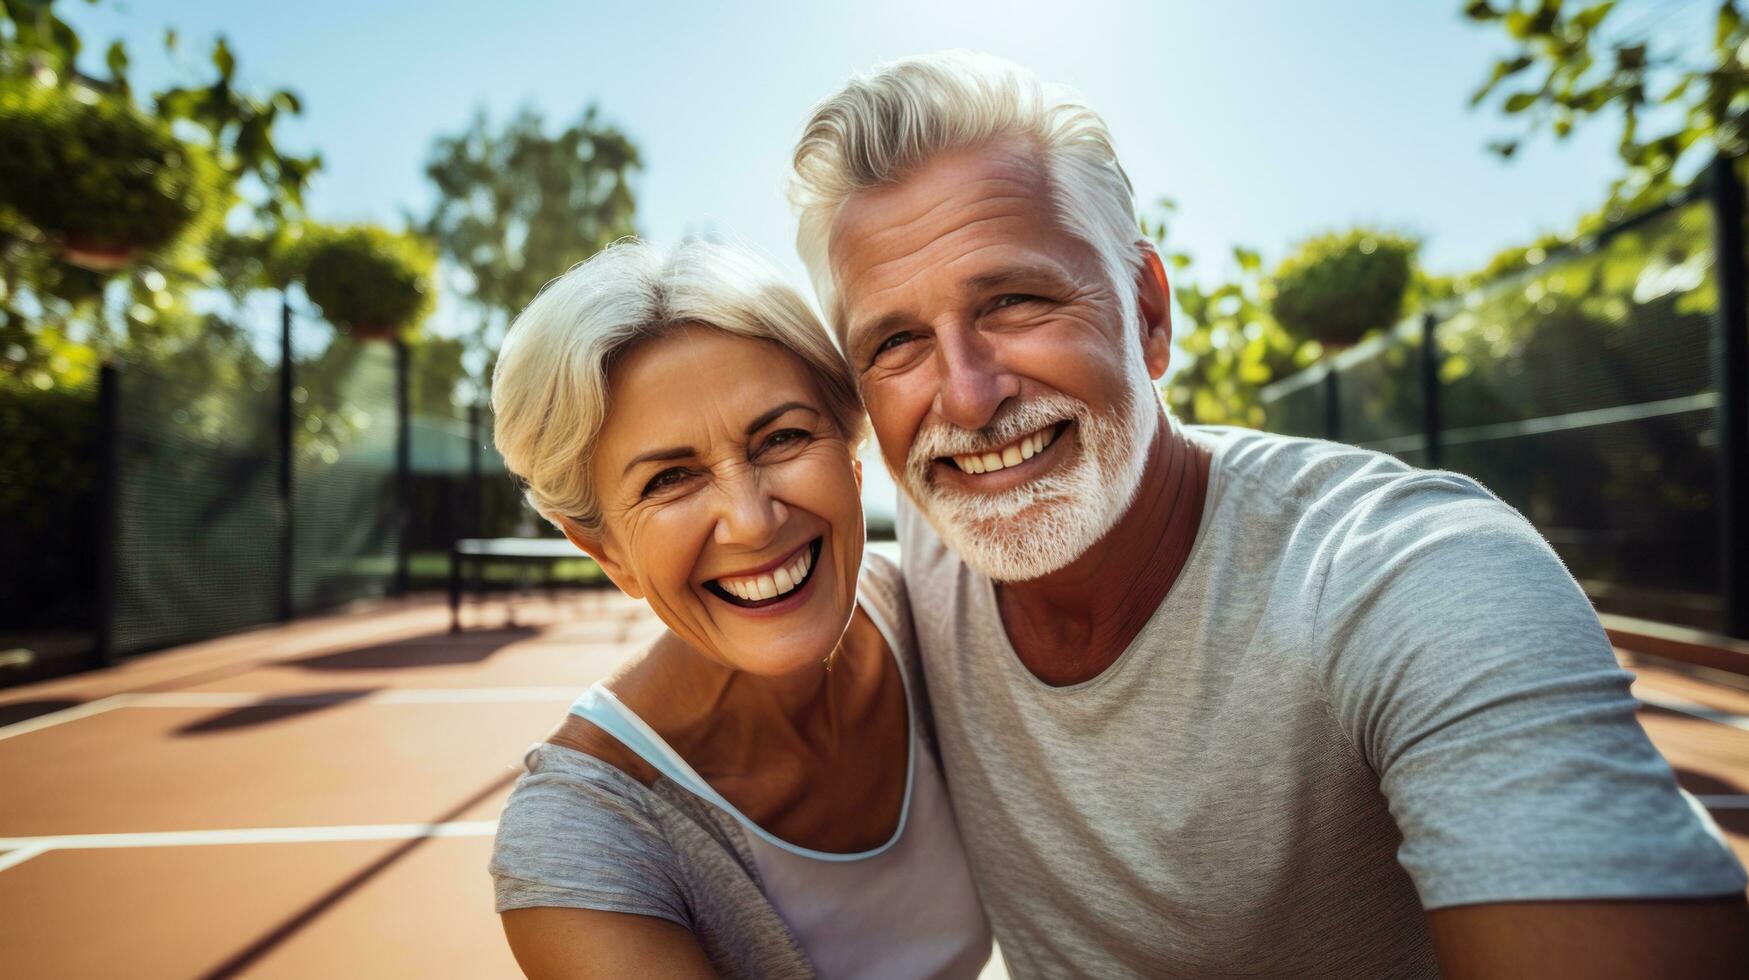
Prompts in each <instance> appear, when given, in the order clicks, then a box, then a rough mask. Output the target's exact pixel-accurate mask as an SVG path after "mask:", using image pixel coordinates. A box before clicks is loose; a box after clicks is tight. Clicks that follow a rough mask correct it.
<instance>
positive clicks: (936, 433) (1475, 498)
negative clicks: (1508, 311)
mask: <svg viewBox="0 0 1749 980" xmlns="http://www.w3.org/2000/svg"><path fill="white" fill-rule="evenodd" d="M795 167H796V174H795V181H794V196H795V200H796V203H797V205H798V208H799V210H800V215H801V230H800V233H799V236H798V244H799V246H800V248H801V250H802V253H803V258H804V260H805V261H807V263H808V264H809V267H810V270H811V272H812V274H813V276H814V279H815V285H816V288H817V290H818V292H819V296H820V300H821V305H822V308H823V309H824V310H825V312H826V313H827V315H828V316H829V317H830V319H831V322H832V323H833V325H834V328H835V329H836V330H837V331H838V333H839V336H840V340H841V341H842V343H843V346H844V350H845V352H846V354H847V355H848V357H849V358H850V360H851V364H852V367H853V369H854V370H855V371H856V372H857V374H858V376H859V379H860V385H861V390H862V394H863V397H864V400H865V401H866V402H867V405H868V409H869V414H870V416H871V418H872V419H873V422H874V430H875V433H876V435H877V437H878V439H879V442H880V446H881V452H882V454H883V456H884V457H885V460H886V463H887V465H888V466H889V467H890V468H891V469H892V471H893V473H894V474H895V476H896V477H897V479H898V481H899V484H900V486H901V487H903V489H904V492H905V495H906V496H907V497H908V498H909V506H907V505H905V504H901V514H900V537H901V544H902V547H903V551H904V570H905V578H906V581H907V585H908V587H909V590H910V594H911V602H912V604H913V607H914V610H915V615H916V621H917V624H918V632H919V639H920V640H921V643H922V646H923V651H924V658H925V667H926V674H927V678H928V682H929V689H930V696H931V698H932V700H933V709H934V713H935V718H936V723H937V727H938V729H939V737H940V745H941V752H942V756H943V758H944V760H945V762H946V767H947V773H948V777H949V782H950V785H951V788H952V792H953V796H954V800H955V806H956V808H957V810H958V813H959V821H960V826H961V829H962V832H963V834H964V835H965V840H966V845H967V850H968V853H969V854H970V857H971V861H972V867H973V871H974V873H975V876H976V878H977V882H978V886H979V891H980V894H981V896H982V898H983V900H984V902H985V904H986V906H987V908H988V911H989V913H990V919H991V922H992V924H993V926H994V927H995V931H996V934H997V939H998V941H999V943H1000V945H1001V947H1002V950H1003V952H1004V954H1005V956H1006V958H1007V960H1008V962H1009V965H1010V967H1011V969H1012V970H1013V971H1014V973H1015V974H1016V975H1019V976H1069V975H1086V976H1101V977H1105V976H1229V975H1245V976H1314V975H1315V976H1343V977H1387V976H1388V977H1408V976H1433V975H1435V974H1437V973H1439V972H1441V971H1443V972H1444V973H1445V974H1446V975H1448V976H1489V977H1501V976H1527V977H1529V976H1536V977H1545V976H1584V977H1603V976H1652V975H1672V976H1675V975H1680V976H1701V975H1709V976H1710V975H1733V976H1740V975H1749V916H1746V915H1745V909H1744V903H1743V897H1742V896H1743V888H1744V883H1745V882H1744V876H1743V873H1742V870H1741V868H1740V867H1739V866H1738V864H1737V862H1736V861H1735V859H1734V858H1733V857H1732V856H1731V854H1730V852H1729V851H1728V849H1727V848H1726V847H1725V845H1724V843H1723V841H1722V840H1721V839H1720V838H1719V835H1718V832H1717V830H1716V828H1714V827H1712V825H1711V823H1710V822H1709V821H1708V820H1707V819H1706V818H1705V816H1704V815H1702V814H1699V813H1697V812H1696V811H1695V810H1694V809H1693V808H1691V806H1690V805H1689V804H1688V802H1686V801H1685V799H1684V797H1683V796H1682V795H1681V794H1680V793H1679V791H1678V790H1677V787H1676V783H1675V781H1674V779H1673V777H1672V775H1671V771H1670V768H1669V766H1668V765H1666V764H1665V762H1664V761H1663V760H1662V759H1661V758H1660V757H1659V755H1658V754H1657V752H1656V750H1654V749H1653V747H1652V746H1651V744H1650V743H1649V742H1648V741H1647V739H1646V736H1645V734H1644V732H1643V731H1642V730H1641V729H1640V727H1639V725H1638V723H1637V722H1636V720H1635V717H1634V712H1635V702H1634V701H1633V699H1632V698H1631V697H1630V696H1629V694H1628V682H1629V677H1628V675H1627V674H1626V673H1625V672H1624V671H1622V670H1621V669H1619V668H1618V667H1617V665H1616V663H1615V661H1614V659H1613V657H1612V656H1611V652H1610V647H1609V643H1608V641H1607V639H1606V638H1605V636H1604V634H1603V631H1602V629H1601V628H1600V627H1599V625H1598V622H1597V619H1596V617H1595V616H1594V615H1593V614H1592V611H1591V609H1590V606H1589V605H1588V604H1587V602H1586V600H1585V597H1584V595H1583V594H1581V592H1580V591H1579V589H1578V588H1577V586H1576V585H1575V583H1574V582H1573V580H1572V578H1571V577H1570V576H1569V575H1568V574H1567V572H1566V570H1565V569H1564V568H1563V567H1562V566H1561V563H1560V561H1559V560H1558V559H1557V558H1556V557H1555V555H1554V554H1553V553H1552V552H1551V551H1550V550H1549V548H1548V547H1547V545H1546V544H1545V543H1544V542H1543V541H1542V539H1541V538H1540V537H1538V536H1537V534H1536V532H1535V531H1534V530H1532V529H1531V528H1530V526H1529V525H1528V524H1526V522H1525V521H1524V520H1523V519H1522V518H1520V517H1519V516H1518V514H1517V513H1515V512H1514V511H1513V510H1512V509H1511V508H1509V507H1507V506H1506V505H1504V504H1502V503H1500V502H1499V501H1498V500H1496V499H1495V498H1493V497H1492V496H1490V495H1489V494H1488V493H1487V491H1485V490H1484V489H1482V488H1481V487H1480V486H1478V485H1477V484H1476V483H1474V482H1473V481H1470V480H1468V479H1465V478H1463V477H1461V476H1456V475H1453V474H1450V473H1437V472H1426V471H1420V470H1415V469H1412V468H1410V467H1407V466H1404V465H1403V464H1401V463H1399V462H1397V461H1395V460H1393V459H1391V458H1389V457H1386V456H1381V455H1379V454H1376V453H1371V452H1366V451H1362V450H1358V449H1353V448H1350V447H1346V446H1339V445H1334V444H1330V443H1324V442H1316V441H1310V440H1298V439H1286V438H1279V437H1276V436H1271V435H1266V434H1263V433H1255V432H1247V431H1241V430H1230V429H1214V428H1202V427H1194V426H1183V425H1179V424H1177V423H1176V422H1174V421H1173V420H1172V419H1171V418H1170V417H1169V416H1168V415H1166V414H1165V412H1164V410H1163V408H1162V406H1161V404H1160V400H1159V398H1158V396H1157V392H1156V390H1155V387H1154V384H1155V382H1156V381H1157V380H1158V379H1159V378H1160V377H1161V376H1162V375H1163V374H1164V373H1165V371H1166V367H1167V362H1168V359H1169V356H1170V345H1171V327H1172V321H1171V312H1170V304H1169V297H1168V287H1167V282H1166V274H1165V271H1164V269H1163V267H1162V265H1161V262H1160V259H1159V256H1158V255H1156V254H1155V252H1154V250H1153V249H1152V248H1151V247H1150V245H1149V243H1148V242H1146V241H1144V240H1142V239H1141V238H1140V237H1139V236H1138V234H1137V230H1136V229H1137V224H1136V218H1135V213H1134V204H1133V201H1132V197H1131V191H1130V187H1129V183H1128V180H1127V178H1126V177H1125V176H1124V173H1123V171H1122V169H1121V168H1120V167H1119V165H1118V161H1117V159H1116V156H1115V154H1114V152H1113V149H1112V143H1111V139H1110V136H1109V134H1108V133H1107V131H1106V129H1105V126H1104V124H1103V122H1102V121H1101V120H1100V118H1099V116H1098V115H1097V114H1095V113H1094V112H1093V111H1092V110H1090V109H1088V108H1087V107H1085V106H1083V105H1079V104H1077V103H1075V102H1074V101H1072V100H1070V99H1069V98H1067V97H1066V96H1064V95H1062V94H1059V93H1057V92H1055V90H1051V89H1046V88H1044V87H1043V86H1041V85H1040V84H1039V83H1038V82H1037V80H1036V79H1034V78H1033V77H1032V76H1031V75H1030V74H1028V73H1027V72H1025V71H1024V70H1021V69H1019V68H1016V67H1015V66H1012V65H1009V64H1006V63H1003V62H1000V61H996V60H994V59H989V58H984V57H979V56H974V55H968V54H963V53H955V54H944V55H936V56H930V57H923V58H915V59H911V60H907V61H903V62H899V63H896V64H893V65H889V66H887V67H884V68H882V69H880V70H878V71H876V72H875V73H873V74H872V75H869V76H865V77H861V78H858V79H855V80H853V81H852V82H851V83H850V84H849V85H848V87H846V88H845V89H844V90H843V91H842V92H840V93H839V94H837V95H835V96H833V97H832V98H830V99H828V100H827V101H825V102H824V103H822V104H821V105H820V106H819V107H818V108H817V110H816V111H815V113H814V115H813V117H812V118H811V119H810V120H809V122H808V125H807V127H806V129H805V131H804V135H803V137H802V140H801V142H800V145H799V146H798V147H797V149H796V154H795Z"/></svg>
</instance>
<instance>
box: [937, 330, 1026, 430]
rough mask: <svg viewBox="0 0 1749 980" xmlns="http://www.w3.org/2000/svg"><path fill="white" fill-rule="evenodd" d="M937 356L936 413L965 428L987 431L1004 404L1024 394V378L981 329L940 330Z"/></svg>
mask: <svg viewBox="0 0 1749 980" xmlns="http://www.w3.org/2000/svg"><path fill="white" fill-rule="evenodd" d="M935 356H936V359H937V361H938V364H937V372H938V376H939V377H940V379H941V381H940V387H939V388H938V389H937V390H936V394H935V412H936V414H937V415H940V416H941V417H942V418H944V419H946V420H947V421H949V422H952V423H953V424H954V425H957V426H959V427H960V428H962V429H981V428H983V427H984V426H985V425H987V424H989V422H990V419H991V418H993V417H994V416H995V415H996V410H997V409H998V408H1001V407H1002V403H1003V402H1005V401H1007V400H1008V399H1010V398H1013V397H1015V396H1016V395H1019V394H1020V378H1019V377H1018V376H1016V375H1015V374H1014V373H1013V372H1011V371H1009V370H1008V369H1007V368H1006V367H1005V366H1003V364H1002V361H1001V358H1000V357H998V356H997V351H996V348H995V346H994V345H993V344H992V343H991V342H990V339H989V338H988V337H985V336H984V335H983V334H982V333H980V332H978V331H977V330H970V329H965V330H962V329H952V330H942V331H939V332H938V334H937V340H936V348H935Z"/></svg>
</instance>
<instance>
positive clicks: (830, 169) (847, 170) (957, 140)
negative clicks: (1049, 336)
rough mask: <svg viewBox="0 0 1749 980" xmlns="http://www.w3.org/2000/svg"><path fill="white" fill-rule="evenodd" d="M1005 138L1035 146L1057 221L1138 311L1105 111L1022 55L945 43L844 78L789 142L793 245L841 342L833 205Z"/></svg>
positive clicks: (1122, 185) (1129, 201)
mask: <svg viewBox="0 0 1749 980" xmlns="http://www.w3.org/2000/svg"><path fill="white" fill-rule="evenodd" d="M1007 139H1018V140H1024V141H1026V142H1028V143H1031V144H1032V145H1033V146H1034V147H1036V148H1037V151H1038V154H1039V162H1040V163H1041V164H1042V166H1043V169H1044V177H1045V181H1046V185H1047V186H1048V187H1049V189H1050V194H1051V200H1052V203H1053V204H1054V205H1055V207H1056V211H1057V215H1058V217H1059V218H1060V219H1061V220H1062V222H1063V226H1064V228H1065V229H1066V230H1067V231H1068V232H1069V233H1070V234H1071V235H1074V236H1075V237H1076V238H1079V239H1080V240H1082V241H1084V242H1086V243H1087V244H1088V245H1089V246H1091V247H1092V248H1093V250H1094V252H1095V253H1096V254H1097V256H1098V258H1099V262H1100V265H1101V267H1102V269H1103V271H1104V273H1105V276H1106V278H1107V279H1108V280H1109V281H1110V284H1111V286H1112V288H1113V290H1114V291H1115V292H1116V293H1117V296H1118V302H1119V304H1120V310H1121V312H1122V314H1123V323H1124V324H1126V325H1133V324H1134V323H1135V322H1136V298H1135V290H1134V289H1132V288H1131V287H1130V280H1131V278H1132V277H1133V276H1134V274H1135V271H1136V269H1137V267H1138V265H1139V263H1140V261H1141V257H1142V254H1143V253H1142V252H1141V251H1139V250H1138V248H1137V246H1138V245H1145V243H1144V242H1143V240H1142V239H1141V236H1140V234H1139V231H1138V225H1137V222H1136V206H1135V195H1134V192H1133V190H1132V188H1131V187H1130V181H1129V177H1128V176H1126V175H1125V174H1124V172H1123V167H1122V166H1121V165H1119V163H1118V160H1117V151H1116V150H1115V149H1114V148H1113V146H1112V139H1111V133H1110V132H1109V131H1108V130H1107V129H1106V127H1105V120H1103V119H1101V118H1100V117H1099V114H1098V113H1097V112H1094V111H1093V110H1092V109H1090V108H1088V107H1087V106H1086V105H1084V104H1083V103H1081V102H1080V101H1079V100H1078V97H1076V96H1075V95H1074V94H1073V93H1071V92H1070V91H1069V90H1067V89H1064V88H1061V87H1058V86H1051V85H1045V84H1043V83H1042V82H1040V81H1039V79H1038V77H1037V76H1035V75H1034V74H1033V73H1032V72H1030V71H1027V70H1026V69H1025V68H1022V67H1020V66H1019V65H1016V64H1013V63H1011V62H1007V61H1003V60H1002V59H1000V58H995V57H991V56H989V55H983V54H976V53H973V52H970V51H943V52H939V53H937V54H929V55H920V56H918V57H914V58H906V59H904V60H902V61H895V62H892V63H891V64H886V65H881V66H879V67H877V68H875V69H874V70H873V71H872V72H870V73H868V74H866V75H859V76H857V77H854V78H852V79H851V80H850V82H849V84H847V85H846V86H845V87H844V90H843V91H841V92H839V93H838V94H837V95H834V96H832V97H831V98H829V99H827V100H826V101H824V102H822V103H820V104H819V105H818V106H816V107H815V109H814V113H813V115H812V116H811V117H810V118H809V119H808V124H807V128H806V129H804V130H803V131H802V138H801V142H799V143H798V144H796V153H795V175H794V178H793V180H792V182H791V185H790V200H791V201H792V202H793V203H794V205H795V207H796V209H797V211H798V212H799V218H800V228H799V230H798V231H797V233H796V249H797V250H798V251H799V252H800V253H801V257H802V261H803V262H804V263H806V265H807V267H808V274H809V275H810V276H811V277H812V278H813V282H814V291H815V294H816V295H817V296H818V298H819V301H820V309H821V310H822V311H823V312H824V313H825V315H826V319H827V321H828V322H829V323H830V324H831V326H832V329H833V331H834V332H835V333H836V334H837V336H838V339H839V342H840V343H842V342H843V341H844V334H845V329H846V327H847V324H846V323H845V322H844V310H843V306H842V303H841V302H840V300H839V297H838V294H837V290H836V289H835V288H834V284H833V281H832V267H831V261H830V256H828V254H827V246H828V244H829V243H828V239H829V238H830V236H831V233H832V224H833V221H834V220H835V219H836V217H837V214H838V210H839V208H840V207H842V206H843V204H844V202H845V201H846V200H847V199H849V198H850V197H851V196H852V195H853V194H855V193H856V192H858V191H861V190H866V189H868V188H872V187H883V186H888V185H891V184H895V183H898V182H899V181H901V180H903V179H904V178H905V177H906V176H907V175H909V174H911V173H913V172H914V171H916V170H917V169H918V168H919V167H921V166H923V165H924V164H925V163H928V162H929V161H930V160H932V159H934V158H935V157H937V156H939V155H941V154H943V153H947V152H950V151H953V150H960V149H969V148H973V147H979V146H983V145H986V144H989V143H992V142H997V141H1001V140H1007Z"/></svg>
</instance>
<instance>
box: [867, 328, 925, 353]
mask: <svg viewBox="0 0 1749 980" xmlns="http://www.w3.org/2000/svg"><path fill="white" fill-rule="evenodd" d="M916 339H917V335H916V334H914V333H910V332H908V331H904V330H901V331H899V332H898V333H896V334H893V335H892V336H890V337H888V338H887V339H885V340H883V341H881V342H880V346H878V347H876V348H875V349H874V356H875V358H877V359H878V358H879V357H880V356H881V355H882V354H885V353H886V352H887V351H890V350H897V349H898V348H900V347H903V346H904V345H906V344H908V343H910V342H911V341H913V340H916Z"/></svg>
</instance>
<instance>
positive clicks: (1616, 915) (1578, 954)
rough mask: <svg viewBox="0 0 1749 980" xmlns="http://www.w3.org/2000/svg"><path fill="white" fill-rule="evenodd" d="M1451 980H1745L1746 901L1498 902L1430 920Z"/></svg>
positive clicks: (1748, 947)
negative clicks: (1737, 979)
mask: <svg viewBox="0 0 1749 980" xmlns="http://www.w3.org/2000/svg"><path fill="white" fill-rule="evenodd" d="M1427 923H1428V925H1429V927H1430V928H1431V929H1432V931H1433V943H1434V946H1435V948H1436V949H1437V950H1438V952H1439V968H1440V973H1442V974H1443V975H1444V976H1446V977H1448V978H1452V980H1468V978H1471V977H1474V978H1489V980H1517V978H1520V977H1523V978H1525V980H1531V978H1543V977H1587V978H1591V980H1614V978H1617V977H1619V978H1621V980H1630V978H1632V980H1644V978H1669V980H1679V978H1681V980H1687V978H1691V977H1692V978H1697V980H1698V978H1702V977H1706V978H1712V977H1749V905H1746V904H1745V902H1744V899H1743V896H1741V895H1736V896H1731V897H1728V898H1718V899H1691V900H1686V901H1611V902H1498V903H1493V904H1488V905H1463V906H1457V907H1454V908H1447V909H1436V910H1434V911H1432V912H1429V913H1427Z"/></svg>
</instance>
